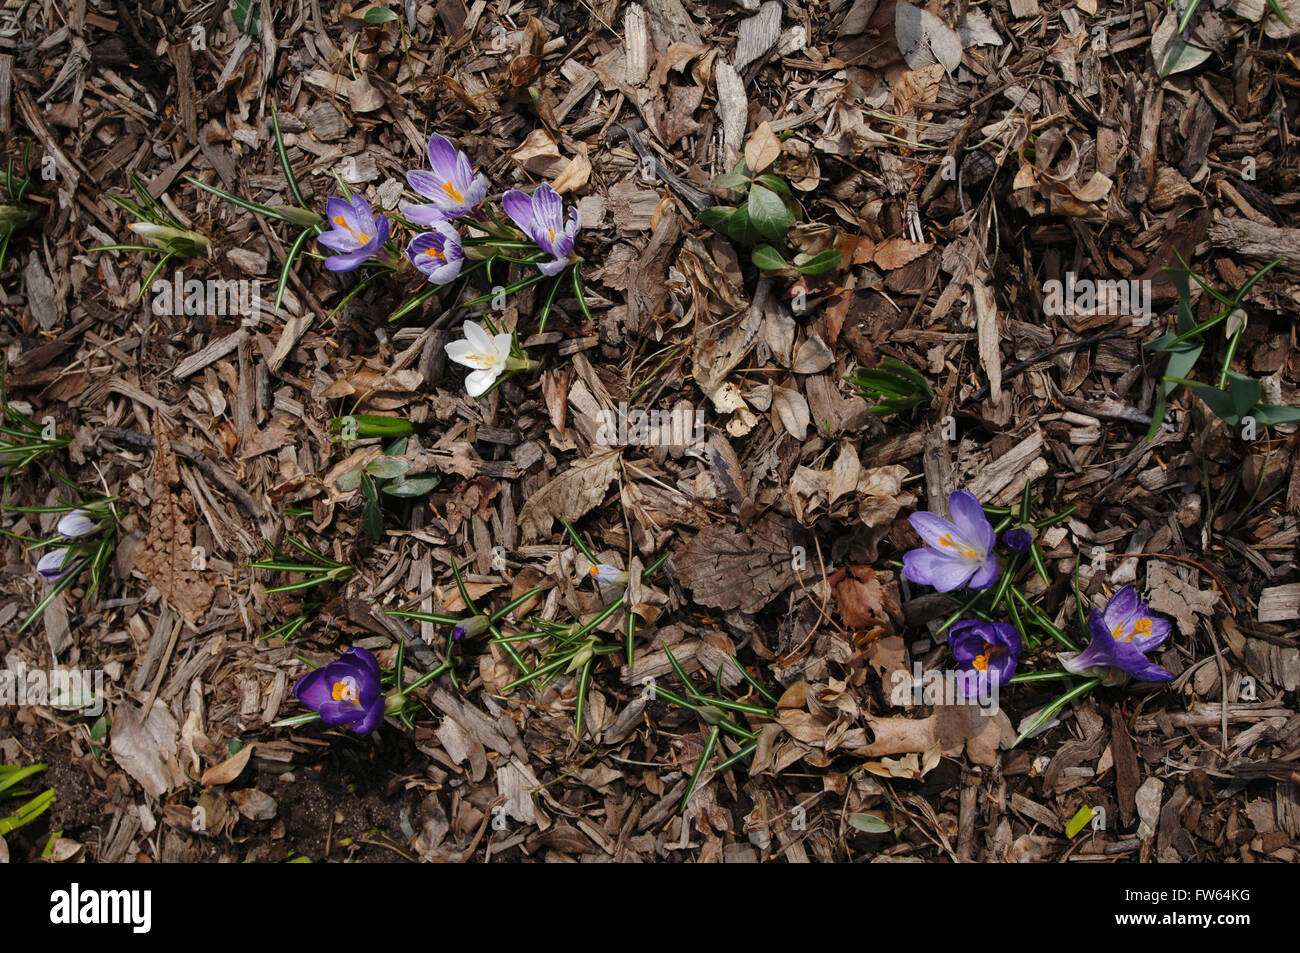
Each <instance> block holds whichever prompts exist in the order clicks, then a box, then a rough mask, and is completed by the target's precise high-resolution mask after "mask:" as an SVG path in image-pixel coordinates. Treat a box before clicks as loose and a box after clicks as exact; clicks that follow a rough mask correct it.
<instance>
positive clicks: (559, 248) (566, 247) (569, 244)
mask: <svg viewBox="0 0 1300 953" xmlns="http://www.w3.org/2000/svg"><path fill="white" fill-rule="evenodd" d="M554 244H555V248H554V250H553V251H552V254H553V255H555V257H556V258H559V259H561V260H563V261H564V263H565V264H566V265H567V264H568V263H569V258H570V256H572V254H573V236H572V235H569V234H567V233H566V232H560V233H559V234H558V235H556V236H555V243H554Z"/></svg>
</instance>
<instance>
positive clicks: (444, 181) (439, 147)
mask: <svg viewBox="0 0 1300 953" xmlns="http://www.w3.org/2000/svg"><path fill="white" fill-rule="evenodd" d="M429 165H431V166H432V167H433V171H432V172H426V171H424V170H423V169H413V170H411V171H410V172H408V173H406V181H407V182H409V183H410V185H411V188H412V189H414V190H415V191H416V192H419V193H420V194H421V195H423V196H424V197H425V198H426V199H430V200H431V202H430V203H429V204H428V205H403V206H402V214H403V215H405V216H406V217H407V218H408V219H410V220H411V221H412V222H415V223H416V224H417V225H423V226H425V227H426V228H428V227H431V226H432V225H433V223H434V222H445V221H447V220H449V219H453V218H460V217H461V216H462V215H468V214H469V213H470V212H472V211H474V209H476V208H478V206H479V204H480V203H481V202H482V201H483V199H485V198H486V197H487V190H488V180H487V176H485V175H479V176H475V175H474V168H473V166H471V165H470V164H469V156H467V155H465V153H463V152H460V151H459V150H457V148H456V147H455V146H453V145H452V144H451V141H450V140H449V139H444V138H443V137H442V136H440V135H438V134H437V133H434V134H433V135H432V136H430V137H429Z"/></svg>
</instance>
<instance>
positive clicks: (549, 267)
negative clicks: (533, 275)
mask: <svg viewBox="0 0 1300 953" xmlns="http://www.w3.org/2000/svg"><path fill="white" fill-rule="evenodd" d="M538 244H539V245H540V244H541V243H540V242H538ZM568 267H569V261H568V259H567V258H562V259H557V260H556V261H539V262H538V263H537V270H538V271H540V272H541V273H542V274H544V275H545V276H546V277H548V278H554V277H555V276H556V275H558V274H559V273H560V272H562V271H563V270H564V269H565V268H568Z"/></svg>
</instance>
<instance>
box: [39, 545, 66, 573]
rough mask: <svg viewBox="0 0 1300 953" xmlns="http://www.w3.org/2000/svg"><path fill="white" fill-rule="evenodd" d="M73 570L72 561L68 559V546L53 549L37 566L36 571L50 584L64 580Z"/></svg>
mask: <svg viewBox="0 0 1300 953" xmlns="http://www.w3.org/2000/svg"><path fill="white" fill-rule="evenodd" d="M71 568H72V560H71V559H70V558H69V557H68V547H66V546H62V547H60V548H58V549H51V550H50V551H49V552H48V553H46V554H45V555H44V556H42V557H41V559H40V561H39V562H38V563H37V564H36V571H37V572H38V573H40V574H41V575H42V576H43V577H44V578H46V579H48V580H49V581H50V582H54V581H55V580H57V579H62V578H63V576H64V575H65V574H66V573H67V571H68V570H69V569H71Z"/></svg>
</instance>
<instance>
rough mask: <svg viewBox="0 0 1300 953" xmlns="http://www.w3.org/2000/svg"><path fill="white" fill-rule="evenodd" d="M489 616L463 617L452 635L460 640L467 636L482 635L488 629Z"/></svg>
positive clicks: (456, 639)
mask: <svg viewBox="0 0 1300 953" xmlns="http://www.w3.org/2000/svg"><path fill="white" fill-rule="evenodd" d="M487 627H488V617H487V616H485V615H476V616H470V617H469V618H468V619H463V620H462V621H461V623H460V624H459V625H458V626H456V628H454V629H452V630H451V637H452V638H453V639H454V640H455V641H457V642H459V641H460V640H461V639H463V638H465V636H467V635H468V636H475V635H482V634H483V633H484V632H486V631H487Z"/></svg>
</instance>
